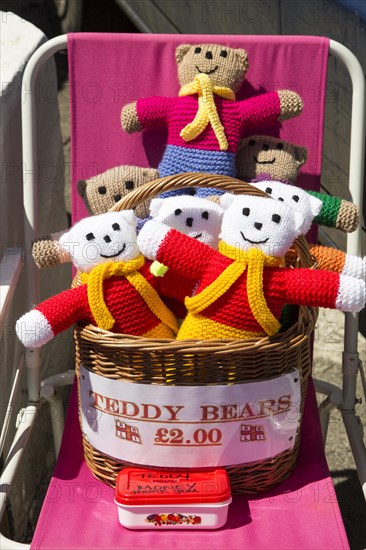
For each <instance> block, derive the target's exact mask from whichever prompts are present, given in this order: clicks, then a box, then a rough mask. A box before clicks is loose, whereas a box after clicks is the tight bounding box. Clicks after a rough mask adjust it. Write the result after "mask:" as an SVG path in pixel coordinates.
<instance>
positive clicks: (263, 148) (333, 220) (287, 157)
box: [236, 135, 359, 233]
mask: <svg viewBox="0 0 366 550" xmlns="http://www.w3.org/2000/svg"><path fill="white" fill-rule="evenodd" d="M307 156H308V153H307V150H306V149H305V147H300V146H297V145H294V144H292V143H289V142H287V141H283V140H282V139H279V138H275V137H271V136H259V135H254V136H249V137H247V138H245V139H243V140H242V141H241V142H240V144H239V148H238V152H237V156H236V175H237V177H238V178H239V179H242V180H244V181H249V182H255V181H261V180H266V181H271V180H275V181H282V182H283V183H295V182H296V180H297V177H298V173H299V170H300V168H301V166H303V165H304V164H305V162H306V160H307ZM308 193H309V194H311V195H313V196H315V197H317V198H319V199H320V200H321V201H322V203H323V207H322V209H321V211H320V213H319V214H318V215H317V216H316V217H315V219H314V222H315V223H317V224H319V225H324V226H326V227H334V228H336V229H340V230H341V231H344V232H346V233H350V232H352V231H355V229H357V227H358V224H359V211H358V208H357V206H356V205H355V204H353V203H351V202H348V201H346V200H343V199H341V198H339V197H332V196H330V195H324V194H322V193H318V192H317V191H308Z"/></svg>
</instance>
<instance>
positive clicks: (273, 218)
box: [272, 214, 281, 223]
mask: <svg viewBox="0 0 366 550" xmlns="http://www.w3.org/2000/svg"><path fill="white" fill-rule="evenodd" d="M272 221H273V222H275V223H280V221H281V216H279V215H278V214H273V216H272Z"/></svg>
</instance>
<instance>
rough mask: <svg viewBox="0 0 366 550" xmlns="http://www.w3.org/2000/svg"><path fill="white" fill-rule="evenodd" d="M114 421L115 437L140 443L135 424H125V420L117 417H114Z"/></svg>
mask: <svg viewBox="0 0 366 550" xmlns="http://www.w3.org/2000/svg"><path fill="white" fill-rule="evenodd" d="M115 422H116V436H117V437H120V438H121V439H125V440H126V441H132V443H140V444H141V445H142V441H141V436H140V432H139V430H138V428H136V427H135V426H130V425H129V424H126V422H123V421H122V420H118V418H116V420H115Z"/></svg>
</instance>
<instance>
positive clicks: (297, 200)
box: [292, 195, 300, 202]
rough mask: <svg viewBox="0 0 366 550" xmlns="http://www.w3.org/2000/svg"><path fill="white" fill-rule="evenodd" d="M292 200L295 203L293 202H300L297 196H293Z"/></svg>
mask: <svg viewBox="0 0 366 550" xmlns="http://www.w3.org/2000/svg"><path fill="white" fill-rule="evenodd" d="M292 200H293V201H295V202H299V200H300V197H299V195H294V196H293V197H292Z"/></svg>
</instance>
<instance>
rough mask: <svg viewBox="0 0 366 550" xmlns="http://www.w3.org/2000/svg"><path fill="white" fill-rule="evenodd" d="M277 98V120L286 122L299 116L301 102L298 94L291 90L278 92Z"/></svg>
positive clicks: (301, 107)
mask: <svg viewBox="0 0 366 550" xmlns="http://www.w3.org/2000/svg"><path fill="white" fill-rule="evenodd" d="M278 97H279V99H280V104H281V114H280V117H279V120H288V119H290V118H294V117H295V116H299V114H300V113H301V111H302V109H303V102H302V99H301V97H300V96H299V94H297V93H296V92H292V91H291V90H279V91H278Z"/></svg>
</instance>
